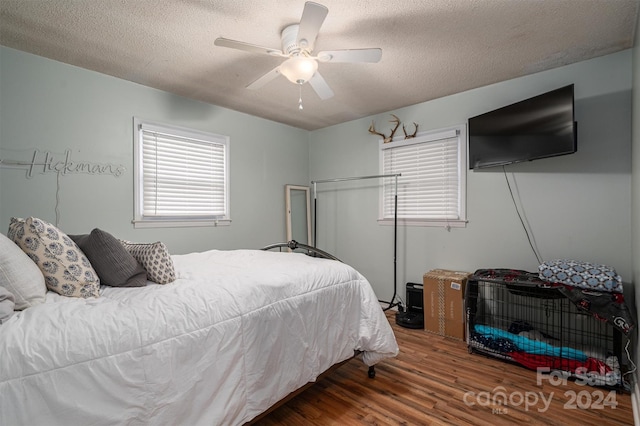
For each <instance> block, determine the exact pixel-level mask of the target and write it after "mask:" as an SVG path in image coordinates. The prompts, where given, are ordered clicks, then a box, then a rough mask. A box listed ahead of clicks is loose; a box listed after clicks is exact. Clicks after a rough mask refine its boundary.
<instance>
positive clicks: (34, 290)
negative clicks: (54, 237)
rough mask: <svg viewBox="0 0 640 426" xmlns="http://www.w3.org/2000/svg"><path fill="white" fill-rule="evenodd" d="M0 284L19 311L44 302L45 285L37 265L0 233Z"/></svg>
mask: <svg viewBox="0 0 640 426" xmlns="http://www.w3.org/2000/svg"><path fill="white" fill-rule="evenodd" d="M0 286H2V287H4V288H6V289H7V290H8V291H9V293H11V294H13V296H14V297H15V304H16V305H15V307H14V309H15V310H17V311H19V310H22V309H26V308H29V307H31V306H35V305H38V304H40V303H43V302H44V299H45V298H46V295H47V286H46V285H45V284H44V276H43V275H42V272H40V268H38V265H36V264H35V263H33V261H32V260H31V259H29V256H27V255H26V254H25V253H24V252H23V251H22V250H21V249H20V247H18V246H17V245H16V244H15V243H14V242H13V241H11V240H10V239H9V238H7V237H5V236H4V235H2V234H0Z"/></svg>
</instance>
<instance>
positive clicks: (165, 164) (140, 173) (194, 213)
mask: <svg viewBox="0 0 640 426" xmlns="http://www.w3.org/2000/svg"><path fill="white" fill-rule="evenodd" d="M137 125H138V132H139V133H138V146H137V152H138V154H139V157H140V158H139V159H138V160H137V162H136V164H137V167H138V170H137V180H138V185H137V188H138V192H139V193H138V194H137V195H136V198H137V201H138V209H137V212H136V220H137V221H141V222H144V221H156V222H159V221H163V222H174V223H175V222H191V221H205V222H206V221H219V220H227V219H228V218H229V206H228V198H229V197H228V138H226V137H224V136H220V135H214V134H208V133H201V132H196V131H191V130H188V129H179V128H173V127H169V126H162V125H158V124H147V123H138V124H137Z"/></svg>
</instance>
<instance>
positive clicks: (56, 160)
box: [0, 149, 126, 179]
mask: <svg viewBox="0 0 640 426" xmlns="http://www.w3.org/2000/svg"><path fill="white" fill-rule="evenodd" d="M0 166H3V167H4V166H8V167H11V168H16V169H25V170H26V173H27V178H28V179H30V178H32V177H33V176H34V175H36V174H40V175H44V174H49V173H56V174H59V175H63V176H64V175H69V174H79V173H84V174H90V175H112V176H115V177H120V176H122V175H123V174H124V172H125V170H126V169H125V167H124V166H123V165H122V164H111V163H96V162H93V161H75V160H73V159H72V158H71V150H69V149H67V150H66V151H65V152H64V154H60V153H55V152H51V151H39V150H37V149H36V150H34V151H33V155H32V156H31V161H14V160H7V159H3V158H0Z"/></svg>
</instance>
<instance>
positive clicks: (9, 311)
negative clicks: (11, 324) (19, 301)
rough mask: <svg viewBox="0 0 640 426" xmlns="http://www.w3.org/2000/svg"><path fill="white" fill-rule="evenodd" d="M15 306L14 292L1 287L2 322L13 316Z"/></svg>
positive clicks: (0, 306)
mask: <svg viewBox="0 0 640 426" xmlns="http://www.w3.org/2000/svg"><path fill="white" fill-rule="evenodd" d="M14 306H15V303H14V298H13V294H11V292H10V291H9V290H7V289H6V288H4V287H0V324H2V323H3V322H5V321H7V320H8V319H9V318H11V315H13V307H14Z"/></svg>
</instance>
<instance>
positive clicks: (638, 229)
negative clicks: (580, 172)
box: [631, 27, 640, 424]
mask: <svg viewBox="0 0 640 426" xmlns="http://www.w3.org/2000/svg"><path fill="white" fill-rule="evenodd" d="M634 46H635V47H634V48H633V103H632V111H633V116H632V119H631V120H632V139H633V142H632V182H631V188H632V192H631V200H632V206H631V218H632V219H631V228H632V238H633V250H632V254H633V257H632V259H633V264H632V266H633V282H634V284H635V283H638V282H640V27H636V39H635V42H634ZM634 288H635V287H634ZM635 297H636V311H637V307H638V306H640V291H636V292H635ZM636 337H637V331H636ZM638 352H639V351H638V348H637V346H636V352H635V363H636V365H637V366H640V354H639V353H638ZM637 377H638V372H637V371H636V383H637V382H638V380H637ZM637 386H638V385H637V384H636V387H635V389H634V395H633V398H634V401H635V402H636V405H635V406H634V408H636V409H637V408H638V407H640V394H639V392H640V389H638V387H637ZM634 419H635V424H640V416H639V413H638V411H637V410H634Z"/></svg>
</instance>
